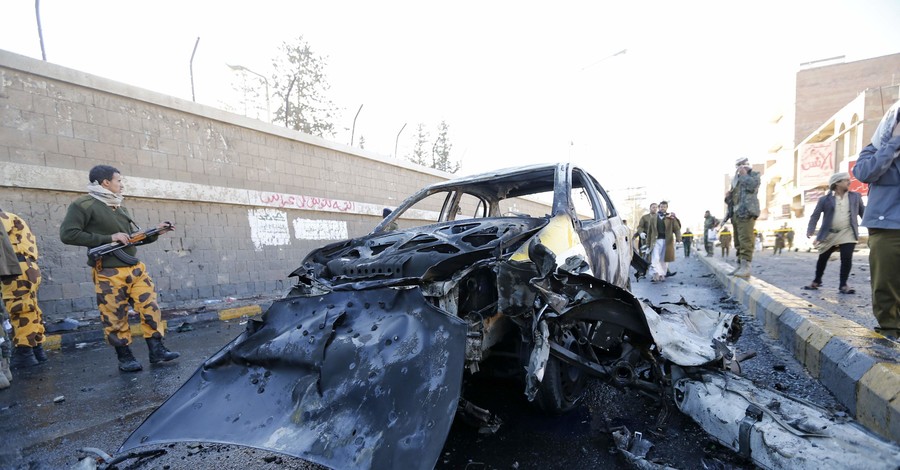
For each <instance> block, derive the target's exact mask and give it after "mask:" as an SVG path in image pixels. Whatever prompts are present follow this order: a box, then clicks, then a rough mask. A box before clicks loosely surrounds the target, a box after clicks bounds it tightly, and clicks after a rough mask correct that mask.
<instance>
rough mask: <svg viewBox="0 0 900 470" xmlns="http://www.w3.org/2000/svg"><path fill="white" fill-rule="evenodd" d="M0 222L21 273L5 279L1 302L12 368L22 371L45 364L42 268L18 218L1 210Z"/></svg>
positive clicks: (25, 226) (28, 233) (30, 236)
mask: <svg viewBox="0 0 900 470" xmlns="http://www.w3.org/2000/svg"><path fill="white" fill-rule="evenodd" d="M0 223H2V225H3V231H4V232H6V234H7V236H8V237H9V242H10V243H11V244H12V247H13V250H14V251H15V253H16V259H17V260H18V262H19V268H20V269H21V270H22V274H20V275H19V276H17V277H15V278H9V279H4V280H3V282H2V284H3V303H4V305H5V306H6V310H7V312H9V319H10V323H12V326H13V332H14V333H13V346H14V347H15V350H14V351H13V354H12V359H10V367H11V368H12V369H24V368H26V367H31V366H36V365H38V364H39V363H42V362H47V353H46V352H45V351H44V347H43V343H44V314H43V312H41V308H40V307H39V306H38V300H37V295H38V288H39V287H40V285H41V269H40V268H39V267H38V264H37V259H38V247H37V239H36V238H35V236H34V233H32V232H31V228H30V227H28V224H27V223H25V220H23V219H22V218H21V217H19V216H18V215H16V214H13V213H12V212H4V211H2V210H0Z"/></svg>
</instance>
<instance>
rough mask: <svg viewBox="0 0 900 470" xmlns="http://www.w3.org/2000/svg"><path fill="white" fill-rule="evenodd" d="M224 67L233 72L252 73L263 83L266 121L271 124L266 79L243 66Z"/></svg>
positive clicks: (267, 82)
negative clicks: (264, 86)
mask: <svg viewBox="0 0 900 470" xmlns="http://www.w3.org/2000/svg"><path fill="white" fill-rule="evenodd" d="M225 65H227V66H228V68H230V69H231V70H235V71H238V72H247V73H252V74H253V75H256V76H257V77H259V78H261V79H262V81H263V83H264V84H265V85H266V119H267V120H268V121H269V122H272V107H271V106H269V80H268V79H267V78H266V77H264V76H263V75H262V74H259V73H256V72H254V71H252V70H250V69H248V68H247V67H244V66H243V65H231V64H225Z"/></svg>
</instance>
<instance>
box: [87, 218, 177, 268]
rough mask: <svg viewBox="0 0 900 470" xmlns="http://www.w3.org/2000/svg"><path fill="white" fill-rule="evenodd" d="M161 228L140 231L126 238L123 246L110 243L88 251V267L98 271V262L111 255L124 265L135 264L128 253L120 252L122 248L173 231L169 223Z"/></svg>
mask: <svg viewBox="0 0 900 470" xmlns="http://www.w3.org/2000/svg"><path fill="white" fill-rule="evenodd" d="M163 224H164V225H163V227H162V228H159V227H153V228H150V229H147V230H141V231H139V232H136V233H133V234H131V235H129V236H128V243H127V244H125V245H123V244H121V243H119V242H110V243H107V244H105V245H100V246H97V247H94V248H91V249H89V250H88V266H94V267H96V268H97V269H100V260H102V259H103V257H104V256H106V255H108V254H110V253H112V254H113V256H115V257H116V258H118V259H120V260H122V261H123V262H125V263H129V264H137V258H134V257H133V256H130V255H129V254H128V253H125V252H124V251H121V250H122V248H125V247H126V246H131V245H137V244H140V243H141V242H143V241H144V240H146V239H147V238H148V237H152V236H154V235H159V234H162V233H166V232H169V231H172V230H175V226H174V225H172V224H171V223H170V222H163Z"/></svg>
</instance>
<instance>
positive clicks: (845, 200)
mask: <svg viewBox="0 0 900 470" xmlns="http://www.w3.org/2000/svg"><path fill="white" fill-rule="evenodd" d="M828 185H829V187H830V191H829V192H828V194H826V195H825V196H822V197H821V198H819V201H818V202H816V208H815V210H813V213H812V215H811V216H810V217H809V227H807V229H806V236H807V237H812V236H813V234H814V233H815V231H816V225H817V224H818V223H819V216H822V228H821V229H820V230H819V234H818V235H817V236H816V240H815V241H814V242H813V245H815V247H816V248H818V250H819V260H818V261H817V262H816V276H815V278H813V282H812V283H811V284H809V285H808V286H804V287H803V288H804V289H806V290H816V289H818V288H819V287H821V286H822V274H824V273H825V266H826V265H827V264H828V258H830V257H831V253H833V252H834V251H835V250H840V253H841V275H840V284H839V287H838V292H840V293H841V294H854V293H856V291H855V290H854V289H853V288H851V287H850V286H848V285H847V279H849V278H850V268H851V266H852V265H853V249H854V248H856V241H857V240H859V219H858V218H859V217H861V216H864V215H865V211H866V206H865V204H863V202H862V195H860V194H859V193H857V192H855V191H850V175H849V174H847V173H835V174H833V175H831V179H830V180H829V181H828Z"/></svg>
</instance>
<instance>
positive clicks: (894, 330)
mask: <svg viewBox="0 0 900 470" xmlns="http://www.w3.org/2000/svg"><path fill="white" fill-rule="evenodd" d="M898 155H900V101H898V102H896V103H894V105H893V106H891V109H889V110H888V112H887V114H885V115H884V117H883V118H882V119H881V123H880V124H879V125H878V128H877V129H875V135H874V136H872V143H871V144H869V145H867V146H866V147H865V148H864V149H863V150H862V152H860V153H859V159H857V160H856V166H854V167H853V175H854V176H856V179H858V180H860V181H862V182H863V183H869V207H868V208H867V209H866V213H865V214H864V215H863V219H862V225H863V226H864V227H867V228H868V229H869V271H870V273H871V284H872V313H873V314H874V315H875V319H876V320H878V328H876V329H875V330H876V331H878V332H880V333H881V334H883V335H884V336H887V337H889V338H894V339H900V282H897V279H900V204H898V203H900V158H898Z"/></svg>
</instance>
